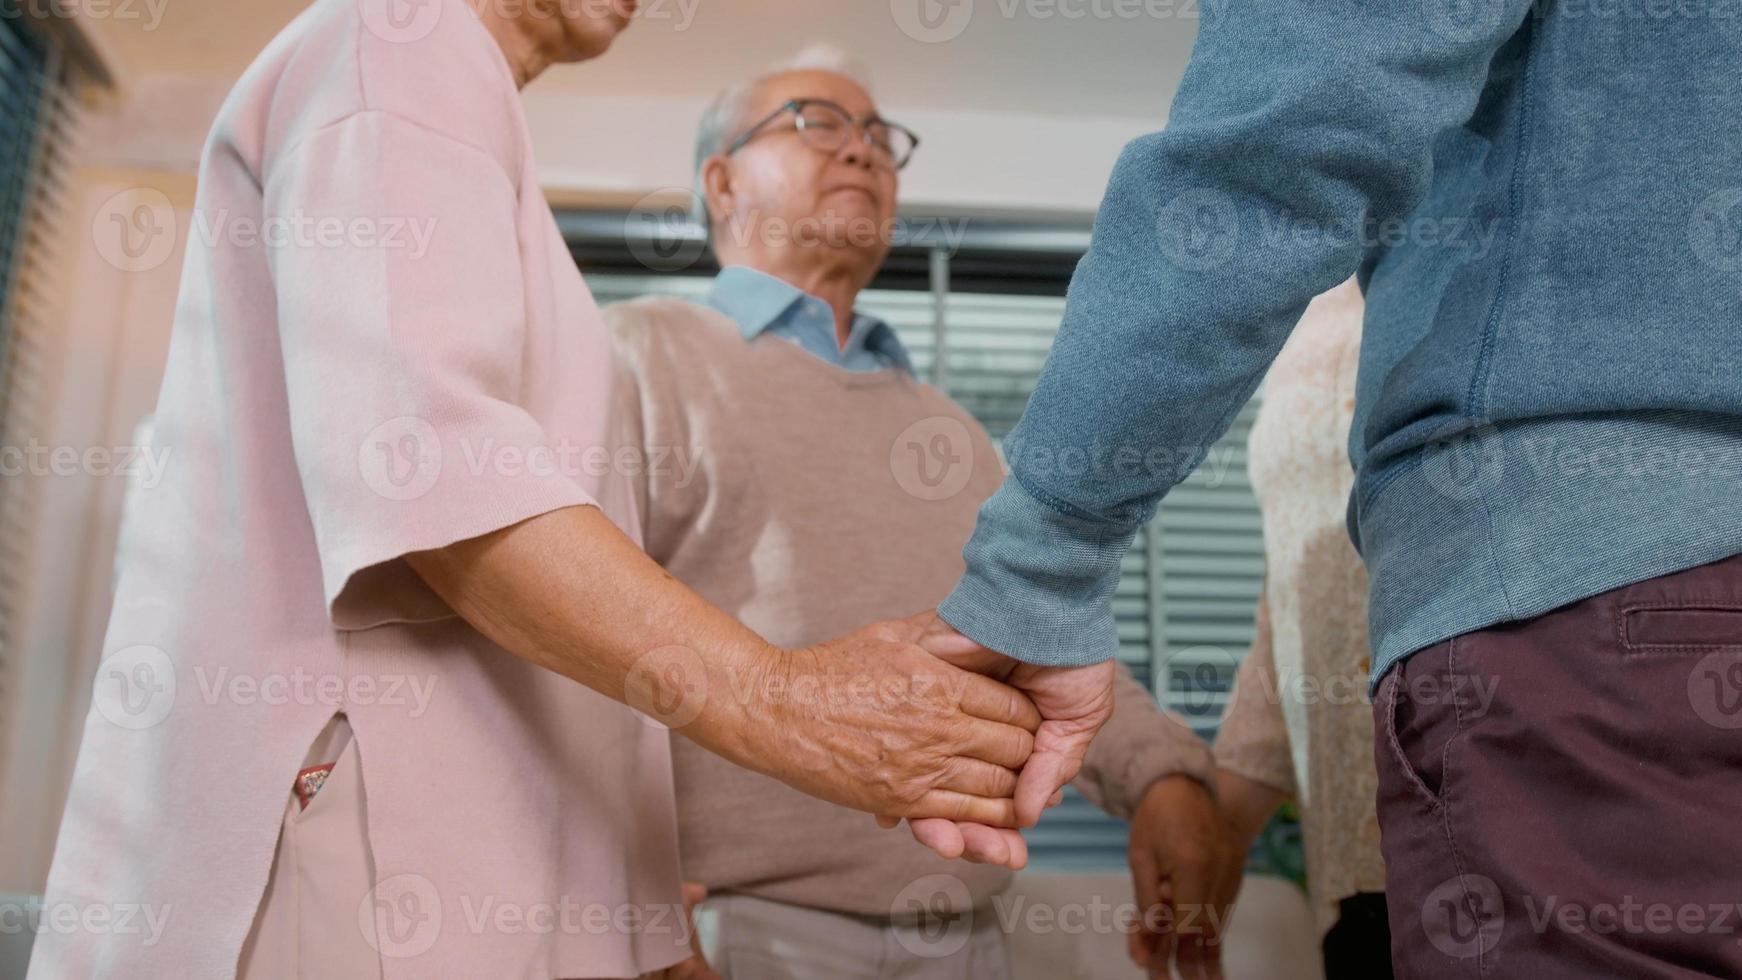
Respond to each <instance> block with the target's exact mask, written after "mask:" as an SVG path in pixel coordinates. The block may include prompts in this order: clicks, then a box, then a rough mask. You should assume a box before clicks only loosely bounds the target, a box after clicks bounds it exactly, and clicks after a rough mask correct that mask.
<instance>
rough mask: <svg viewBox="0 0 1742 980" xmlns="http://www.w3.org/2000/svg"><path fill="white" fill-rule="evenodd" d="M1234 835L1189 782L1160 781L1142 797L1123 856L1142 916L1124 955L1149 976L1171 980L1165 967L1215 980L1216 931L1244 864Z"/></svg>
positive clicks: (1218, 972)
mask: <svg viewBox="0 0 1742 980" xmlns="http://www.w3.org/2000/svg"><path fill="white" fill-rule="evenodd" d="M1238 836H1239V835H1238V834H1237V832H1236V831H1235V829H1234V828H1233V827H1232V826H1231V825H1230V824H1229V822H1228V821H1227V820H1226V819H1225V818H1224V816H1223V815H1222V813H1221V811H1220V810H1219V809H1218V808H1217V806H1216V802H1215V800H1213V799H1212V798H1211V796H1210V793H1209V791H1208V790H1207V789H1205V788H1204V786H1203V784H1202V783H1199V782H1198V781H1197V780H1195V779H1192V778H1191V777H1189V776H1168V777H1166V778H1163V779H1159V780H1157V781H1156V782H1155V785H1153V786H1151V787H1150V788H1149V790H1148V791H1147V792H1145V793H1144V795H1143V802H1142V803H1141V804H1139V805H1138V808H1137V813H1136V814H1135V815H1134V816H1133V818H1132V820H1131V840H1130V845H1129V849H1128V856H1129V858H1130V861H1131V878H1132V883H1133V885H1135V886H1136V891H1137V905H1138V907H1139V908H1140V909H1142V910H1143V911H1142V915H1143V918H1142V920H1141V923H1140V924H1139V927H1138V928H1137V929H1136V930H1135V931H1133V932H1132V933H1131V936H1130V952H1131V958H1132V960H1134V961H1135V962H1136V963H1137V965H1138V966H1140V967H1143V968H1144V969H1145V970H1147V971H1148V973H1149V975H1150V976H1152V977H1168V976H1170V974H1169V972H1168V966H1169V964H1170V962H1171V963H1172V964H1173V965H1174V967H1175V969H1176V970H1177V971H1178V974H1179V976H1181V977H1185V978H1187V980H1197V978H1200V977H1202V978H1217V980H1219V978H1220V977H1221V976H1222V960H1221V957H1222V929H1223V927H1224V926H1226V925H1227V922H1228V916H1229V914H1230V913H1231V912H1232V911H1233V906H1234V898H1235V896H1236V895H1238V894H1239V891H1240V878H1241V874H1242V872H1243V870H1244V867H1245V860H1246V850H1245V848H1243V847H1242V846H1241V845H1240V843H1239V841H1238V839H1237V838H1238Z"/></svg>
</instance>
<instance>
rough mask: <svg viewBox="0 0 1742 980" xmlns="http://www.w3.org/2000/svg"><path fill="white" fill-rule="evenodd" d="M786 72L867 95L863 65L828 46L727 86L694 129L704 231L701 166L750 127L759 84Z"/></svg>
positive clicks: (868, 77)
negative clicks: (824, 78)
mask: <svg viewBox="0 0 1742 980" xmlns="http://www.w3.org/2000/svg"><path fill="white" fill-rule="evenodd" d="M790 71H826V72H832V73H834V74H836V75H843V76H845V77H847V78H850V79H852V80H853V81H854V82H856V83H858V85H859V87H860V88H862V89H864V90H865V91H866V92H867V93H869V92H870V91H871V73H870V72H869V71H867V70H866V68H865V64H864V62H862V61H860V60H859V59H857V58H855V57H853V56H852V55H850V54H848V53H847V52H846V51H844V50H842V49H841V48H838V47H836V46H834V45H832V44H807V45H805V47H804V48H803V49H802V50H800V51H799V53H798V54H796V55H793V56H792V57H791V58H788V59H787V60H785V61H781V62H777V63H776V64H773V65H770V66H769V67H768V68H767V69H765V70H764V71H763V72H762V73H761V74H759V75H757V76H756V77H754V78H749V79H746V80H744V81H742V82H736V83H734V84H732V85H730V86H727V88H726V89H725V90H724V91H722V92H721V93H720V94H719V95H717V96H715V97H714V101H713V103H712V104H710V105H709V106H708V110H707V111H706V112H704V113H702V122H701V125H700V126H698V127H696V160H695V199H696V201H695V203H696V220H697V221H699V222H700V223H701V225H702V227H703V228H704V229H706V228H708V225H709V222H708V198H707V194H706V192H705V189H704V188H703V187H702V165H703V164H705V163H707V162H708V158H709V157H712V156H713V155H714V154H716V153H719V152H721V151H723V150H725V149H726V144H727V142H728V141H730V140H731V139H732V138H733V137H735V136H737V135H738V131H739V130H740V129H742V128H743V127H744V126H747V125H749V124H750V120H749V119H746V118H744V117H745V114H746V113H747V112H748V111H749V109H750V103H751V100H752V99H753V98H754V96H755V95H756V90H757V89H758V88H760V87H761V86H762V83H763V82H765V81H767V80H768V79H770V78H773V77H774V76H776V75H784V74H786V73H787V72H790Z"/></svg>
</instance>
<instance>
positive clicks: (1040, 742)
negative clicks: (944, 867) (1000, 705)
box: [878, 613, 1114, 868]
mask: <svg viewBox="0 0 1742 980" xmlns="http://www.w3.org/2000/svg"><path fill="white" fill-rule="evenodd" d="M916 621H922V622H924V623H925V632H924V635H923V636H922V637H921V638H920V644H921V645H922V646H924V647H925V648H926V649H927V650H929V651H931V652H932V653H933V654H935V655H936V656H938V657H939V658H940V659H943V660H947V661H949V662H950V663H952V664H957V665H960V666H962V667H966V668H968V669H970V670H973V671H975V672H977V673H982V674H986V675H988V676H991V677H996V678H998V679H999V680H1002V681H1003V682H1004V683H1006V684H1008V685H1010V686H1012V687H1014V688H1016V689H1017V690H1019V691H1022V692H1023V693H1024V694H1026V695H1028V697H1029V698H1030V699H1032V700H1033V702H1034V706H1035V707H1036V708H1037V709H1039V711H1040V715H1041V717H1042V719H1043V720H1042V721H1041V723H1040V728H1039V729H1038V730H1037V731H1036V732H1035V735H1034V754H1033V755H1031V756H1030V757H1029V759H1028V763H1027V764H1026V765H1024V766H1023V767H1022V773H1021V777H1020V779H1019V781H1018V783H1017V787H1016V816H1017V820H1018V825H1019V826H1024V827H1032V826H1034V825H1035V824H1036V823H1038V822H1039V821H1040V815H1041V812H1042V811H1043V810H1045V809H1046V808H1047V807H1048V806H1051V805H1053V804H1055V803H1057V802H1058V801H1059V799H1060V793H1061V791H1062V790H1063V788H1064V785H1065V784H1066V783H1068V782H1070V781H1071V780H1072V779H1075V778H1076V776H1077V773H1078V772H1079V771H1081V769H1082V767H1083V757H1084V756H1085V755H1086V754H1087V753H1088V751H1089V743H1090V741H1092V740H1093V739H1094V737H1095V733H1096V732H1098V731H1100V730H1101V726H1102V725H1105V724H1106V723H1107V719H1108V718H1110V717H1112V714H1113V670H1114V667H1113V663H1112V661H1107V662H1105V663H1099V664H1094V665H1091V666H1088V667H1040V666H1036V665H1034V664H1026V663H1021V662H1019V661H1016V660H1012V659H1010V658H1009V657H1006V656H1004V655H1003V654H1001V653H998V652H996V651H993V650H988V649H987V648H985V647H983V646H981V645H980V644H978V643H976V642H974V641H973V640H971V639H969V638H968V637H966V636H963V635H962V634H961V633H960V632H958V631H957V630H956V629H955V628H954V627H952V626H950V624H949V623H946V622H944V621H943V619H941V618H939V617H938V616H937V615H936V613H930V614H927V615H926V616H922V617H916ZM878 822H879V823H880V824H882V825H883V826H885V827H892V826H894V825H895V823H896V821H895V820H894V819H893V818H892V815H890V814H883V815H880V816H879V818H878ZM983 823H984V822H983V821H962V820H957V821H955V822H954V823H953V824H952V823H950V822H948V821H940V820H916V821H912V822H911V829H912V831H913V835H914V837H915V839H917V840H918V841H919V842H920V843H922V844H925V845H926V846H927V847H930V848H931V849H932V850H934V851H936V852H937V853H938V854H940V855H942V856H943V857H947V858H956V857H964V858H967V859H968V860H970V861H978V862H984V863H990V864H1001V865H1004V866H1005V867H1009V868H1021V867H1022V866H1023V865H1025V864H1026V863H1027V861H1028V848H1027V845H1026V844H1024V843H1023V841H1022V837H1021V835H1020V834H1018V833H1017V832H1015V831H1014V830H1007V829H1001V828H997V827H989V826H984V825H982V824H983Z"/></svg>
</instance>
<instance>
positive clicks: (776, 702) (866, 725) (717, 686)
mask: <svg viewBox="0 0 1742 980" xmlns="http://www.w3.org/2000/svg"><path fill="white" fill-rule="evenodd" d="M927 625H928V620H926V619H922V618H918V617H916V618H914V619H910V620H903V621H895V622H887V623H879V624H877V625H874V626H870V627H867V628H865V629H863V630H860V631H859V632H857V633H853V634H850V635H848V636H845V637H842V638H841V639H838V640H832V641H830V642H828V643H823V644H819V645H818V646H815V647H809V648H805V649H800V650H787V651H773V652H771V653H770V654H769V655H767V656H763V657H761V658H759V659H757V660H755V661H753V662H751V663H749V664H738V665H735V666H736V669H737V670H739V671H742V673H741V674H740V675H739V676H732V675H726V676H721V677H710V678H708V679H707V682H706V684H705V690H706V691H707V693H708V696H707V698H706V701H707V704H706V707H705V709H704V710H703V711H702V712H701V715H700V717H699V718H698V719H697V722H696V723H695V724H693V725H691V726H689V727H686V728H685V729H684V732H685V734H687V735H689V736H690V737H692V738H694V739H695V740H696V741H697V742H699V743H700V744H702V745H703V746H705V747H707V748H709V749H710V750H712V751H714V752H716V753H718V754H720V755H722V756H724V757H725V758H727V759H729V760H731V761H732V762H734V763H737V764H738V765H740V766H743V767H745V768H748V769H753V770H755V771H758V772H762V773H765V774H767V775H770V776H773V777H775V778H777V779H779V780H781V781H782V782H785V783H787V784H788V785H790V786H792V787H794V788H796V789H799V790H801V791H803V792H806V793H809V794H811V795H812V796H817V797H820V798H822V799H825V800H828V801H830V802H832V803H838V804H841V805H843V806H848V807H853V808H854V809H859V810H865V811H868V812H871V813H879V814H890V815H892V816H895V817H913V818H924V817H934V818H944V819H947V820H951V821H963V822H967V823H972V824H975V825H982V826H989V827H1014V826H1016V825H1017V821H1018V817H1019V813H1018V810H1017V805H1016V802H1015V801H1014V800H1013V799H1012V796H1013V794H1015V793H1017V792H1019V791H1020V787H1019V783H1018V778H1017V773H1016V770H1017V769H1019V768H1021V767H1022V766H1023V765H1024V764H1025V763H1027V762H1028V761H1029V760H1030V758H1031V753H1032V752H1033V750H1034V747H1035V744H1036V735H1035V734H1034V733H1035V732H1036V731H1037V729H1042V728H1043V727H1044V724H1043V722H1042V719H1041V715H1040V712H1039V711H1037V710H1036V706H1035V705H1034V704H1033V703H1032V702H1031V701H1030V700H1029V698H1028V697H1026V696H1024V695H1023V694H1022V693H1020V692H1018V691H1017V690H1015V689H1014V688H1012V687H1011V686H1009V685H1007V684H1003V683H1000V682H998V681H997V680H994V679H992V678H990V677H987V676H983V675H982V674H981V673H977V672H974V671H970V670H966V669H963V668H961V667H957V666H953V665H952V664H950V663H947V662H945V661H943V660H940V659H939V658H938V657H935V656H933V655H932V654H931V653H928V652H927V651H926V650H925V649H923V648H922V647H920V646H919V642H918V641H919V640H920V638H921V636H922V633H923V632H924V630H925V628H926V626H927ZM700 663H701V665H702V668H703V669H709V668H710V667H711V666H712V665H711V664H710V663H709V662H708V661H706V660H702V661H700ZM649 674H650V676H649V677H648V678H647V682H648V683H650V684H652V685H655V686H656V687H657V686H659V685H662V684H666V685H668V686H678V689H676V690H675V691H674V692H673V693H670V694H667V693H666V692H664V691H658V692H656V696H657V697H661V698H669V697H675V698H678V699H681V698H683V697H685V696H689V693H688V690H687V689H685V688H682V687H681V686H680V682H682V681H683V676H684V675H683V674H682V672H681V671H680V672H678V673H677V674H676V675H675V677H674V679H673V680H672V681H670V682H667V681H665V680H663V679H662V675H661V674H660V672H659V671H657V670H654V671H650V672H649ZM692 686H693V685H692ZM715 692H719V693H720V694H721V695H731V696H715ZM1047 792H1049V793H1050V792H1051V791H1050V790H1048V791H1047ZM1042 799H1044V797H1042ZM1038 810H1039V807H1038V806H1036V807H1035V813H1036V815H1038ZM1030 822H1031V823H1032V822H1033V821H1032V818H1030Z"/></svg>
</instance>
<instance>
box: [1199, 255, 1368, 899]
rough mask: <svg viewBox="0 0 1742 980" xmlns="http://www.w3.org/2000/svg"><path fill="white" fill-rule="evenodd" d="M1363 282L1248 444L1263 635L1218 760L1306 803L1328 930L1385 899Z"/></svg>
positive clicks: (1319, 330)
mask: <svg viewBox="0 0 1742 980" xmlns="http://www.w3.org/2000/svg"><path fill="white" fill-rule="evenodd" d="M1362 309H1363V304H1362V300H1361V294H1360V291H1359V290H1358V289H1357V288H1356V286H1355V284H1354V283H1353V282H1352V281H1351V282H1348V283H1345V284H1344V285H1342V286H1340V287H1338V288H1337V289H1335V290H1332V291H1331V292H1329V293H1326V294H1325V295H1323V296H1321V297H1319V298H1318V299H1317V300H1315V301H1314V302H1313V304H1312V306H1311V307H1309V308H1308V310H1307V313H1306V316H1305V317H1304V318H1303V319H1302V320H1301V323H1300V326H1299V327H1298V328H1296V330H1295V332H1294V334H1293V335H1292V336H1291V337H1290V338H1289V341H1288V344H1287V345H1286V346H1285V347H1284V348H1283V351H1282V354H1281V356H1280V357H1278V358H1277V360H1276V363H1275V365H1274V366H1273V367H1272V368H1271V371H1270V375H1269V377H1268V378H1267V379H1266V380H1265V387H1264V401H1263V405H1262V407H1261V408H1260V409H1259V413H1258V420H1257V422H1256V423H1255V424H1254V426H1253V429H1252V435H1251V439H1250V441H1249V444H1248V455H1249V466H1250V470H1251V474H1252V484H1253V489H1254V491H1255V492H1256V493H1257V496H1258V504H1259V509H1260V510H1261V511H1262V513H1263V519H1264V541H1265V551H1266V565H1267V577H1266V582H1265V587H1264V592H1263V595H1262V597H1261V599H1260V601H1259V608H1258V635H1257V638H1256V640H1255V641H1254V643H1253V645H1252V650H1251V652H1250V654H1249V655H1248V656H1247V658H1246V660H1245V662H1244V663H1242V664H1241V667H1240V672H1239V675H1238V677H1237V679H1236V681H1235V686H1234V695H1233V699H1232V701H1231V702H1230V704H1229V706H1228V711H1227V714H1226V716H1225V717H1224V718H1223V720H1222V730H1221V734H1220V737H1219V738H1218V739H1217V741H1216V747H1215V752H1216V761H1217V764H1218V765H1219V766H1220V767H1221V768H1224V769H1228V770H1231V771H1233V772H1236V773H1239V774H1240V775H1243V776H1246V777H1247V778H1249V779H1253V780H1256V781H1258V782H1261V783H1264V784H1266V785H1269V786H1274V787H1276V788H1277V789H1279V790H1283V791H1285V792H1288V793H1291V794H1293V795H1294V796H1295V798H1296V799H1298V800H1299V801H1300V804H1301V814H1302V816H1301V820H1302V833H1303V836H1304V838H1305V846H1306V867H1307V884H1308V888H1309V890H1310V892H1311V896H1312V901H1313V908H1314V913H1315V915H1316V917H1317V919H1318V922H1319V927H1320V929H1321V930H1323V929H1329V928H1330V926H1331V925H1332V924H1333V923H1335V922H1336V920H1337V914H1338V907H1337V903H1338V902H1339V901H1340V900H1341V899H1343V898H1345V897H1348V896H1349V895H1353V894H1355V893H1356V892H1363V891H1383V890H1384V888H1385V868H1384V864H1383V863H1382V861H1381V860H1380V855H1379V822H1378V818H1377V817H1376V816H1375V815H1374V802H1373V801H1374V793H1375V770H1374V766H1373V722H1372V715H1371V711H1370V708H1369V702H1368V700H1367V674H1368V669H1369V666H1370V654H1369V650H1368V645H1367V575H1366V571H1365V570H1364V569H1363V567H1362V565H1361V556H1360V555H1359V554H1357V553H1356V551H1355V548H1354V545H1353V544H1352V543H1351V542H1350V540H1349V534H1348V531H1347V529H1346V526H1345V523H1344V512H1345V507H1346V506H1347V503H1348V499H1349V492H1350V489H1351V487H1352V486H1353V483H1354V473H1353V472H1352V469H1351V467H1350V465H1349V454H1348V448H1347V447H1348V438H1349V427H1350V423H1351V420H1352V418H1353V414H1354V409H1355V369H1356V362H1357V360H1358V357H1359V353H1360V347H1361V316H1362Z"/></svg>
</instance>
